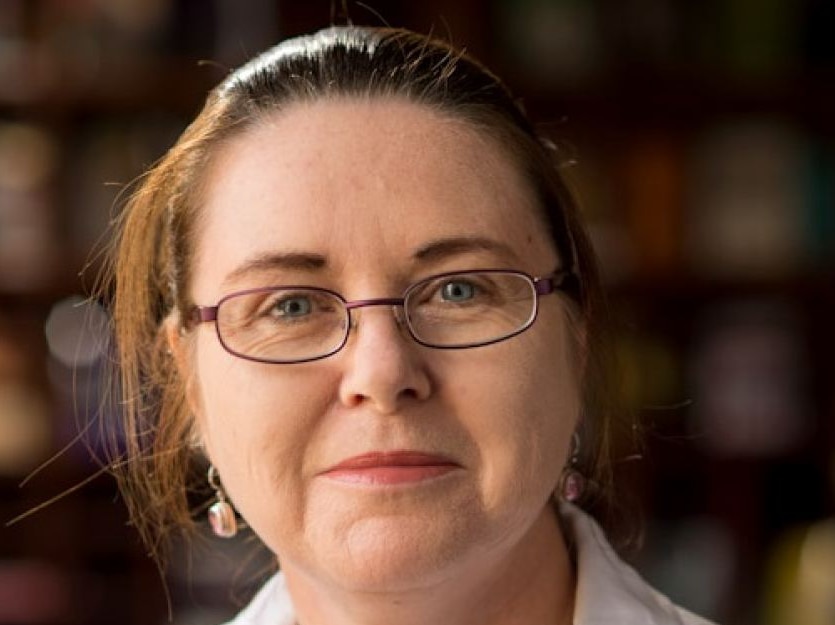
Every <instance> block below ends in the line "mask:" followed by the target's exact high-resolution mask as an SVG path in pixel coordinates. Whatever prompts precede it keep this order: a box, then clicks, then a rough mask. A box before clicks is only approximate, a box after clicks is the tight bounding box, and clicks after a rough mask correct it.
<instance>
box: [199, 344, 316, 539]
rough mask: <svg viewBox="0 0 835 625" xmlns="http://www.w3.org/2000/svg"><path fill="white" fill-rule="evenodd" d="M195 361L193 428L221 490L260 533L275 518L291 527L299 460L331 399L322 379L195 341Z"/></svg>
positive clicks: (298, 492) (299, 491)
mask: <svg viewBox="0 0 835 625" xmlns="http://www.w3.org/2000/svg"><path fill="white" fill-rule="evenodd" d="M196 362H197V363H198V368H197V374H198V377H197V387H198V389H199V397H200V404H201V406H202V409H201V410H200V413H199V415H198V425H199V428H200V433H201V436H202V439H203V442H204V444H205V446H206V452H207V454H208V456H209V459H210V460H211V462H212V463H213V464H214V465H215V466H216V468H217V469H218V472H219V474H220V477H221V480H222V482H223V485H224V488H225V490H226V493H227V495H228V496H229V498H230V499H231V500H232V502H233V503H234V504H235V506H236V508H237V509H238V510H239V511H240V513H241V514H242V515H243V516H244V517H245V518H246V519H247V521H248V522H249V523H250V525H252V526H253V529H254V530H255V531H256V533H259V534H261V535H262V536H264V534H267V535H266V536H264V537H265V538H268V536H269V531H268V530H266V527H264V528H263V530H262V526H265V525H266V522H267V521H268V520H270V521H272V520H274V519H275V517H276V515H279V516H280V517H281V519H280V520H281V522H282V524H283V525H284V526H286V527H292V526H294V525H297V524H298V522H299V519H300V518H301V516H302V510H303V506H304V502H303V497H304V489H303V478H304V471H305V458H306V457H308V453H307V452H308V451H309V446H310V444H311V441H312V440H314V439H315V428H316V426H317V423H319V419H318V418H317V417H318V415H320V414H322V413H323V412H324V411H325V410H326V406H327V404H328V403H329V402H330V401H331V397H332V395H331V394H330V393H329V391H328V388H329V385H328V382H327V380H325V379H324V376H323V375H319V376H316V378H315V379H311V378H310V376H309V375H308V376H306V377H305V379H304V380H302V379H300V377H304V376H305V372H304V371H303V370H288V369H281V368H280V367H278V366H277V365H265V364H260V363H254V362H248V361H245V360H241V359H239V358H235V357H233V356H230V355H228V354H226V352H224V351H222V348H216V347H215V346H213V345H212V344H211V342H210V341H205V342H203V343H200V344H199V345H198V354H197V360H196ZM278 501H280V502H281V505H280V506H277V505H275V502H278ZM259 530H261V531H259Z"/></svg>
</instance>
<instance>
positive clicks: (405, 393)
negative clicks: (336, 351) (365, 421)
mask: <svg viewBox="0 0 835 625" xmlns="http://www.w3.org/2000/svg"><path fill="white" fill-rule="evenodd" d="M385 304H386V303H385V302H381V303H380V304H378V305H374V306H369V307H363V310H361V311H360V310H356V309H355V310H352V319H351V320H352V323H353V328H352V331H351V333H350V335H349V337H348V344H347V345H346V346H345V348H344V349H343V352H344V353H343V357H344V362H345V369H344V373H343V376H342V380H341V383H340V389H339V398H340V401H341V402H342V404H343V405H345V406H348V407H357V406H361V405H362V404H367V405H369V406H370V407H373V408H374V409H375V410H376V411H377V412H379V413H381V414H393V413H396V412H397V411H398V410H400V409H401V408H402V407H403V404H404V403H405V402H408V401H410V400H411V401H421V400H425V399H426V398H428V397H429V395H430V394H431V391H432V384H431V379H430V376H429V372H428V370H427V367H426V363H425V362H424V360H423V357H422V355H421V353H420V352H421V351H422V348H420V346H419V345H418V344H417V343H415V342H414V341H413V340H412V338H411V337H410V336H409V334H408V331H407V330H406V328H405V327H404V321H403V319H402V313H403V310H402V308H401V307H400V306H399V305H385Z"/></svg>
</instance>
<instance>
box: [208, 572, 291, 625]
mask: <svg viewBox="0 0 835 625" xmlns="http://www.w3.org/2000/svg"><path fill="white" fill-rule="evenodd" d="M295 620H296V619H295V615H294V613H293V604H292V603H291V601H290V594H289V593H288V591H287V586H286V585H285V583H284V575H283V574H282V573H281V572H278V573H276V574H275V575H273V576H272V577H271V578H270V579H269V580H268V581H267V583H266V584H264V585H263V586H262V587H261V589H260V590H259V591H258V593H257V594H256V595H255V597H254V598H253V599H252V601H251V602H250V603H249V605H247V606H246V607H245V608H244V609H243V610H242V611H241V612H240V613H238V615H237V616H236V617H235V618H234V619H232V620H231V621H229V622H227V623H225V625H293V624H294V623H295Z"/></svg>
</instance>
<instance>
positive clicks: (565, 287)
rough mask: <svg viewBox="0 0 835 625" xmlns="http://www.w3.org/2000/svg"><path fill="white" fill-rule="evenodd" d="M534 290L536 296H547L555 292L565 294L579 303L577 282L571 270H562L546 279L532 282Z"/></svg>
mask: <svg viewBox="0 0 835 625" xmlns="http://www.w3.org/2000/svg"><path fill="white" fill-rule="evenodd" d="M534 290H535V291H536V294H537V295H548V294H549V293H553V292H554V291H556V290H561V291H565V292H567V293H568V294H569V295H571V296H572V297H574V298H575V299H577V300H578V301H579V299H580V298H579V295H580V294H579V280H578V279H577V275H576V274H575V273H574V271H573V270H571V269H562V270H560V271H557V272H556V273H555V274H554V275H552V276H550V277H548V278H537V279H535V280H534Z"/></svg>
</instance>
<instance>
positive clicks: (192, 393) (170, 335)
mask: <svg viewBox="0 0 835 625" xmlns="http://www.w3.org/2000/svg"><path fill="white" fill-rule="evenodd" d="M163 326H164V332H165V341H166V344H167V346H168V353H169V354H170V355H171V358H172V359H173V360H174V366H175V367H176V369H177V375H178V376H179V377H180V379H181V380H182V383H183V390H184V391H185V394H186V402H187V403H188V407H189V410H190V411H191V413H192V414H193V415H194V416H195V418H196V419H197V420H198V421H199V418H200V410H201V409H200V405H201V404H200V401H199V393H198V391H197V382H196V379H197V378H196V376H195V372H194V364H193V363H194V358H193V356H194V354H193V351H194V345H193V340H194V339H193V338H192V337H189V336H188V335H187V334H186V333H185V332H184V331H183V326H182V325H181V324H180V317H179V314H178V313H176V312H172V313H171V314H169V315H168V317H166V319H165V321H164V322H163Z"/></svg>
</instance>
